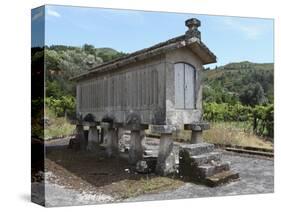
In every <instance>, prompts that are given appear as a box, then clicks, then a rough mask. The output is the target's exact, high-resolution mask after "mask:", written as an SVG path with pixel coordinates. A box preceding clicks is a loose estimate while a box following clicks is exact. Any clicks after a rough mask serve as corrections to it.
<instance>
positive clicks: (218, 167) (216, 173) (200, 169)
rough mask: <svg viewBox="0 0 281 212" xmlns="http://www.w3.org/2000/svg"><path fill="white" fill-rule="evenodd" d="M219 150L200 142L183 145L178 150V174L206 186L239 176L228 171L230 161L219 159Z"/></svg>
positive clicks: (215, 184) (220, 154)
mask: <svg viewBox="0 0 281 212" xmlns="http://www.w3.org/2000/svg"><path fill="white" fill-rule="evenodd" d="M221 156H222V153H221V152H215V151H214V145H212V144H206V143H200V144H188V145H183V146H182V147H181V149H180V151H179V172H180V176H182V177H184V178H185V177H188V178H189V179H192V180H194V181H197V182H201V183H204V184H206V185H208V186H217V185H220V184H223V183H226V182H229V181H231V180H235V179H238V178H239V174H238V173H236V172H232V171H230V163H228V162H223V161H221Z"/></svg>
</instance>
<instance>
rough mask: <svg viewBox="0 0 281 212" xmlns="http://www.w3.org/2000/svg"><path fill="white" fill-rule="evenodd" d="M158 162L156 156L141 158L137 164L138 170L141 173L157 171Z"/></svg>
mask: <svg viewBox="0 0 281 212" xmlns="http://www.w3.org/2000/svg"><path fill="white" fill-rule="evenodd" d="M156 164H157V158H156V157H147V158H143V159H142V160H139V161H138V162H137V164H136V171H137V172H138V173H141V174H148V173H152V172H155V168H156Z"/></svg>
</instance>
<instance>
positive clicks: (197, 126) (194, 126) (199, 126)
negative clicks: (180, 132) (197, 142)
mask: <svg viewBox="0 0 281 212" xmlns="http://www.w3.org/2000/svg"><path fill="white" fill-rule="evenodd" d="M184 129H185V130H192V131H203V130H209V129H210V124H209V123H207V122H192V123H190V124H185V125H184Z"/></svg>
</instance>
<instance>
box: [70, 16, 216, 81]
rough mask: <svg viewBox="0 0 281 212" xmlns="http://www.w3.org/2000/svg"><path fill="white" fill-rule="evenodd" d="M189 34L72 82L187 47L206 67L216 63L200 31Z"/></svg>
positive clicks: (116, 60)
mask: <svg viewBox="0 0 281 212" xmlns="http://www.w3.org/2000/svg"><path fill="white" fill-rule="evenodd" d="M190 20H192V21H193V20H194V19H190ZM199 24H200V22H199ZM199 26H200V25H199ZM196 30H197V28H196ZM189 32H190V30H189V31H187V33H186V34H184V35H181V36H178V37H175V38H172V39H169V40H167V41H165V42H161V43H158V44H156V45H153V46H151V47H149V48H145V49H142V50H139V51H136V52H133V53H131V54H128V55H125V56H123V57H120V58H117V59H114V60H111V61H108V62H105V63H102V64H100V65H97V66H95V67H93V68H92V69H90V70H89V71H88V72H87V73H84V74H80V75H78V76H75V77H73V78H71V80H74V81H79V80H82V79H84V78H87V77H90V76H92V75H95V74H97V73H101V72H105V71H110V70H113V69H116V68H119V67H123V66H125V65H128V64H131V63H134V62H137V61H141V60H144V59H147V58H149V57H152V56H156V55H159V54H162V53H165V52H167V51H168V50H173V49H178V48H182V47H187V48H188V49H189V50H190V51H191V52H193V53H194V54H195V55H197V56H198V57H199V58H200V59H201V61H202V62H203V64H204V65H205V64H210V63H214V62H216V56H215V55H214V53H213V52H211V50H209V48H208V47H207V46H206V45H205V44H204V43H203V42H202V41H201V39H200V32H199V31H198V30H197V31H196V33H198V32H199V37H198V36H194V33H192V36H191V37H190V34H189Z"/></svg>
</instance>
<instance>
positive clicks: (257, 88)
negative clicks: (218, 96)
mask: <svg viewBox="0 0 281 212" xmlns="http://www.w3.org/2000/svg"><path fill="white" fill-rule="evenodd" d="M239 98H240V101H241V102H242V103H243V104H245V105H250V106H254V105H260V104H263V103H265V102H266V98H265V95H264V90H263V88H262V86H261V84H260V83H259V82H257V83H255V84H253V83H252V84H249V85H246V86H245V87H244V89H243V91H242V93H241V95H240V96H239Z"/></svg>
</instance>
